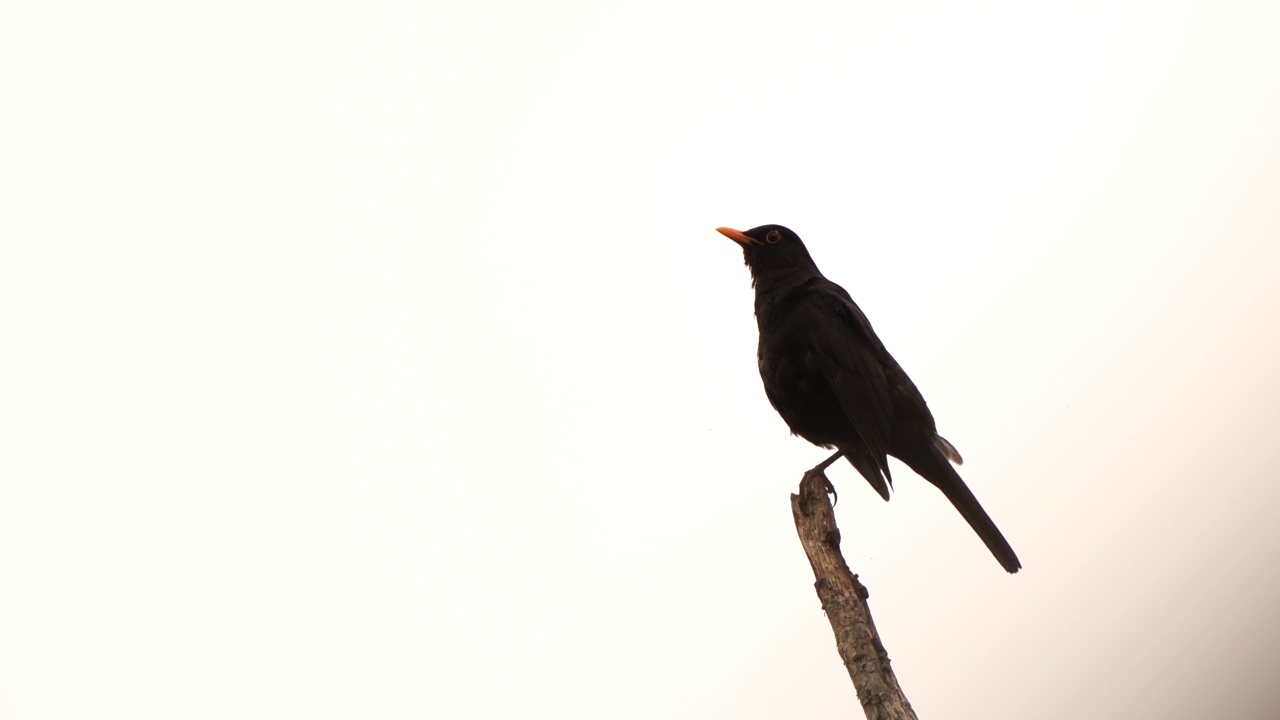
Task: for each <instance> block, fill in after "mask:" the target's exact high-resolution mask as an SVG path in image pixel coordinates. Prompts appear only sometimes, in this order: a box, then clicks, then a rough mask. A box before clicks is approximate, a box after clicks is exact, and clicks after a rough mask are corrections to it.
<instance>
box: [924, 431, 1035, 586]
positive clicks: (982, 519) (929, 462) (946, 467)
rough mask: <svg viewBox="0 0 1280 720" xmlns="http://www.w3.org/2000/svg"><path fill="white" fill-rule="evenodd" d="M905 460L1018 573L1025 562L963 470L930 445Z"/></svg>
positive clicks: (998, 557)
mask: <svg viewBox="0 0 1280 720" xmlns="http://www.w3.org/2000/svg"><path fill="white" fill-rule="evenodd" d="M903 460H904V462H906V463H907V465H908V466H909V467H910V468H911V469H912V470H914V471H916V473H917V474H919V475H920V476H921V477H923V478H924V479H925V480H928V481H929V482H930V483H933V485H934V486H935V487H937V488H938V489H939V490H941V491H942V494H943V495H946V496H947V499H948V500H950V501H951V504H952V505H955V507H956V510H959V511H960V515H961V516H962V517H964V519H965V521H966V522H968V523H969V527H971V528H973V530H974V532H976V533H978V537H980V538H982V542H983V543H985V544H986V546H987V549H988V550H990V551H991V554H992V555H995V556H996V560H998V561H1000V564H1001V565H1002V566H1004V569H1005V570H1008V571H1009V572H1011V573H1015V572H1018V569H1019V568H1021V567H1022V563H1020V562H1018V556H1017V555H1016V554H1015V553H1014V552H1013V548H1012V547H1011V546H1010V545H1009V541H1008V540H1005V539H1004V535H1002V534H1001V533H1000V528H998V527H996V524H995V523H994V522H993V521H992V520H991V516H989V515H987V511H986V510H983V509H982V505H980V504H978V498H976V497H974V495H973V492H972V491H970V490H969V487H968V486H967V485H965V484H964V480H962V479H961V478H960V473H958V472H956V470H955V468H953V467H951V463H949V462H947V459H946V458H945V457H943V455H942V453H941V452H940V451H938V450H936V449H935V448H930V452H928V453H927V454H926V453H921V456H918V457H914V458H911V459H909V460H908V459H906V458H904V459H903Z"/></svg>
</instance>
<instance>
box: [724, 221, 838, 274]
mask: <svg viewBox="0 0 1280 720" xmlns="http://www.w3.org/2000/svg"><path fill="white" fill-rule="evenodd" d="M716 230H717V231H718V232H719V233H720V234H721V235H724V236H725V237H727V238H729V239H730V240H732V241H734V242H736V243H738V244H739V245H741V246H742V257H743V259H745V260H746V263H747V267H749V268H751V277H752V278H755V279H758V278H759V277H760V276H762V275H773V274H786V273H791V272H795V271H807V272H812V273H815V274H820V273H818V266H817V264H815V263H814V262H813V258H812V257H810V256H809V251H808V250H806V249H805V247H804V243H803V242H800V236H799V235H796V234H795V233H793V232H791V231H790V230H788V229H787V228H784V227H782V226H781V225H761V226H760V227H756V228H751V229H750V230H747V231H746V232H742V231H741V230H734V229H733V228H726V227H722V228H716Z"/></svg>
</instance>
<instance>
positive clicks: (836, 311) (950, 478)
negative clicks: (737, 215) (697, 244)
mask: <svg viewBox="0 0 1280 720" xmlns="http://www.w3.org/2000/svg"><path fill="white" fill-rule="evenodd" d="M718 230H719V232H720V233H721V234H723V235H725V236H727V237H728V238H729V239H730V240H733V241H734V242H736V243H738V244H739V245H741V246H742V254H743V256H744V257H745V258H746V262H747V267H748V268H750V269H751V284H752V286H753V287H755V290H756V324H757V325H758V326H759V328H760V348H759V362H760V377H761V379H763V380H764V391H765V394H766V395H768V396H769V402H770V403H772V404H773V407H774V409H776V410H777V411H778V414H779V415H781V416H782V419H783V420H785V421H786V423H787V425H788V426H789V427H790V428H791V432H792V434H794V435H799V436H800V437H802V438H804V439H805V440H808V441H809V442H811V443H813V444H814V445H818V446H821V447H824V448H835V449H836V450H837V451H838V454H843V455H844V457H845V458H846V459H848V461H849V462H850V464H852V465H853V467H854V468H856V469H857V470H858V472H859V473H861V474H862V476H863V477H865V478H866V479H867V482H869V483H871V487H873V488H875V490H876V492H878V493H880V496H881V497H883V498H884V499H885V500H888V499H889V486H890V485H891V484H892V483H893V479H892V478H891V477H890V475H889V464H888V458H887V457H886V455H892V456H894V457H896V458H898V459H899V460H901V461H902V462H904V463H906V464H907V467H909V468H911V469H912V470H914V471H915V472H916V473H917V474H919V475H920V476H921V477H923V478H924V479H925V480H928V481H929V482H930V483H933V485H934V486H935V487H937V488H938V489H939V490H941V491H942V494H944V495H946V496H947V499H948V500H950V501H951V504H952V505H955V507H956V509H957V510H959V511H960V514H961V515H962V516H964V519H965V520H967V521H968V522H969V525H970V526H971V527H973V529H974V531H976V532H977V533H978V537H980V538H982V542H984V543H986V545H987V548H988V549H989V550H991V554H992V555H995V556H996V559H997V560H999V561H1000V564H1001V565H1003V566H1004V569H1005V570H1008V571H1009V572H1011V573H1013V572H1017V571H1018V568H1020V567H1022V564H1021V563H1020V562H1018V556H1017V555H1015V554H1014V552H1013V548H1012V547H1010V546H1009V543H1008V541H1006V540H1005V539H1004V536H1003V535H1001V534H1000V530H999V528H997V527H996V524H995V523H994V522H992V521H991V518H990V517H988V516H987V513H986V511H985V510H983V509H982V506H981V505H979V504H978V499H977V498H976V497H974V496H973V493H972V492H970V490H969V488H968V487H967V486H966V485H965V484H964V480H961V479H960V475H959V473H957V472H956V471H955V468H953V467H951V463H955V464H957V465H959V464H960V463H961V462H962V460H961V459H960V453H958V452H956V449H955V448H954V447H953V446H952V445H951V443H949V442H947V441H946V440H945V439H944V438H943V437H942V436H941V435H939V434H938V430H937V426H936V425H935V423H934V421H933V415H932V414H931V413H930V412H929V406H928V405H926V404H925V401H924V397H923V396H921V395H920V391H919V390H917V389H916V386H915V383H913V382H911V378H909V377H907V374H906V373H905V372H903V370H902V368H901V367H900V366H899V365H898V362H897V361H896V360H894V359H893V356H892V355H890V354H889V351H888V350H885V349H884V345H883V344H882V343H881V342H880V338H878V337H876V333H875V331H874V330H872V329H871V323H870V322H868V321H867V317H866V316H865V315H863V314H862V310H860V309H858V306H857V305H856V304H854V302H853V298H851V297H849V293H847V292H845V290H844V288H842V287H840V286H839V285H837V284H835V283H833V282H831V281H830V280H828V279H826V278H825V277H823V275H822V273H821V272H820V271H819V270H818V266H817V265H816V264H815V263H814V262H813V258H812V257H810V256H809V251H808V250H806V249H805V246H804V243H802V242H801V241H800V237H799V236H798V235H796V234H795V233H794V232H791V231H790V230H788V229H787V228H785V227H782V226H781V225H761V226H760V227H757V228H752V229H751V230H747V231H746V232H741V231H738V230H734V229H732V228H718ZM837 456H838V455H837ZM835 457H836V456H833V458H832V459H835Z"/></svg>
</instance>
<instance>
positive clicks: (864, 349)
mask: <svg viewBox="0 0 1280 720" xmlns="http://www.w3.org/2000/svg"><path fill="white" fill-rule="evenodd" d="M830 287H832V288H834V289H835V290H839V292H838V293H836V292H829V291H824V292H822V293H821V297H822V298H824V300H825V301H824V302H821V303H819V304H818V306H819V307H820V308H821V312H822V314H823V316H824V317H823V319H822V320H823V321H822V323H821V328H822V330H821V331H820V332H817V333H815V335H814V343H815V347H814V351H815V352H814V355H815V357H816V358H817V362H818V368H819V369H820V370H821V372H822V375H823V377H824V378H826V381H827V383H828V384H829V385H830V386H831V389H832V391H833V392H834V393H835V396H836V401H837V402H838V403H839V405H840V409H841V410H843V411H844V414H845V416H846V417H848V418H849V420H850V422H852V423H853V426H854V428H855V429H856V430H857V431H858V435H859V436H860V437H861V438H862V442H863V444H864V446H865V449H866V452H867V454H868V455H869V456H870V457H871V458H873V459H874V460H875V461H876V462H878V463H879V464H880V465H881V467H882V469H883V470H885V474H886V476H888V467H887V462H886V460H885V456H886V454H887V452H888V448H889V435H890V432H891V431H892V428H893V403H892V401H891V399H890V390H889V379H888V378H887V377H886V375H885V366H884V363H883V359H882V355H883V354H884V347H883V346H882V345H881V344H880V340H879V339H878V338H877V337H876V335H875V333H874V332H873V331H872V330H871V324H870V323H869V322H868V321H867V319H866V316H864V315H863V314H862V311H861V310H859V309H858V306H857V305H855V304H854V303H853V300H851V299H849V296H848V293H845V292H844V290H843V289H841V288H840V287H839V286H838V285H835V284H834V283H831V284H830Z"/></svg>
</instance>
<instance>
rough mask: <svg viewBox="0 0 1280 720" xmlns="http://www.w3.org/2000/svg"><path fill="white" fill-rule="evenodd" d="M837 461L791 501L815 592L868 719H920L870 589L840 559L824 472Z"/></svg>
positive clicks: (815, 472)
mask: <svg viewBox="0 0 1280 720" xmlns="http://www.w3.org/2000/svg"><path fill="white" fill-rule="evenodd" d="M838 457H839V453H837V454H836V456H833V457H832V458H831V459H830V460H828V461H827V462H826V463H823V464H821V465H819V466H817V467H815V468H813V469H812V470H810V471H809V472H807V473H805V474H804V479H802V480H801V481H800V494H798V495H792V496H791V513H792V515H793V516H794V517H795V521H796V532H798V533H799V534H800V543H801V544H802V545H804V551H805V554H806V555H808V556H809V564H810V565H811V566H813V575H814V577H815V578H816V579H817V582H816V583H814V588H815V589H816V590H817V591H818V598H819V599H820V600H821V601H822V609H823V610H824V611H825V612H826V614H827V619H828V620H829V621H830V622H831V630H832V632H834V633H835V636H836V648H837V649H838V650H839V652H840V659H842V660H844V666H845V668H847V669H848V670H849V677H850V678H851V679H852V680H853V687H854V689H855V690H857V692H858V700H859V701H861V703H862V710H863V712H865V713H866V715H867V720H916V713H915V711H914V710H912V709H911V703H909V702H907V697H906V695H904V694H903V693H902V688H901V687H900V686H899V685H898V679H897V678H896V677H894V674H893V669H892V668H890V667H889V653H888V652H886V651H885V649H884V645H883V644H881V642H880V635H879V634H878V633H877V632H876V625H875V623H874V622H872V620H871V609H870V608H869V607H868V606H867V589H866V588H865V587H863V585H862V583H860V582H858V576H857V575H854V574H853V573H852V572H850V571H849V566H848V565H847V564H846V563H845V561H844V556H843V555H841V554H840V530H839V528H837V527H836V518H835V510H834V508H833V507H832V505H831V500H830V499H829V498H828V497H827V493H828V492H832V493H834V492H835V490H834V488H832V486H831V481H830V480H828V479H827V476H826V475H825V474H824V473H823V470H824V469H825V468H826V467H827V465H829V464H830V463H831V462H832V461H833V460H835V459H836V458H838Z"/></svg>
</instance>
